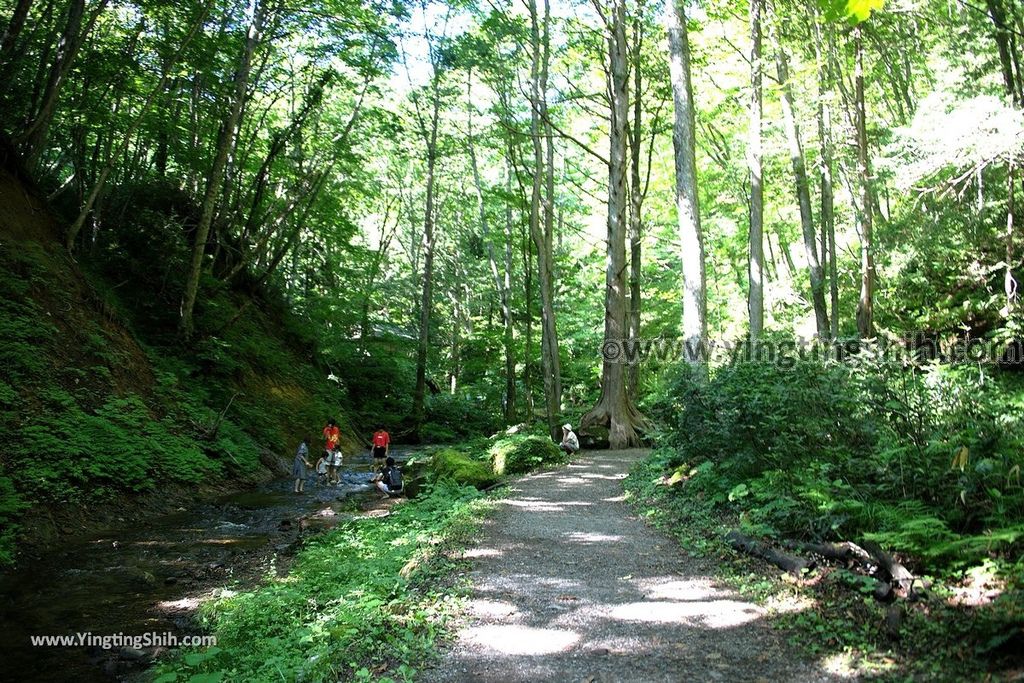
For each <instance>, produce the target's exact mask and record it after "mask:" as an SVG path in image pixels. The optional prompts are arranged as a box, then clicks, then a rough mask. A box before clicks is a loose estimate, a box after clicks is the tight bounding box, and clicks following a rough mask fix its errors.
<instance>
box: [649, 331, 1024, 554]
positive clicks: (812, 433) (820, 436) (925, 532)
mask: <svg viewBox="0 0 1024 683" xmlns="http://www.w3.org/2000/svg"><path fill="white" fill-rule="evenodd" d="M1014 396H1017V394H1016V386H1015V384H1014V383H1013V382H1007V383H1005V384H1003V385H1001V384H1000V383H999V382H997V381H995V379H994V378H991V377H990V378H979V375H978V372H977V370H976V369H973V370H970V371H967V370H964V369H960V368H957V367H943V366H938V365H928V366H925V367H920V368H916V367H911V368H904V367H900V366H898V365H896V364H895V363H893V362H891V361H887V360H885V359H883V358H882V356H881V355H879V354H875V353H873V352H872V351H871V350H870V349H866V350H864V351H863V352H862V353H861V354H859V355H858V356H857V357H856V358H854V359H853V360H852V361H851V362H850V363H848V364H845V365H844V364H837V363H823V362H821V361H818V360H813V359H810V358H808V359H797V360H795V361H794V362H793V363H792V364H791V367H790V364H778V363H768V362H751V361H744V362H737V363H734V364H732V365H728V366H725V367H722V368H719V369H718V370H716V371H715V372H714V374H713V375H712V376H711V377H710V378H705V377H704V376H702V375H700V374H695V373H693V372H692V371H691V370H689V369H686V368H683V369H681V370H680V371H679V372H678V373H677V374H676V375H675V376H673V377H672V378H671V379H670V380H668V381H667V382H666V383H665V386H664V388H663V391H662V395H661V398H660V400H658V401H657V402H656V403H655V404H654V408H653V412H654V414H655V415H656V417H657V418H658V419H659V420H660V421H661V423H662V424H663V425H665V427H666V431H665V433H664V434H663V438H662V442H663V443H664V444H665V445H666V446H667V447H668V450H667V451H665V452H664V453H663V454H662V455H661V456H660V457H661V458H662V460H663V463H662V465H663V467H664V471H667V472H669V474H670V475H671V473H672V472H679V473H680V474H679V477H678V478H677V480H679V481H682V480H685V485H680V486H677V487H676V488H675V489H673V490H677V491H679V492H680V493H681V494H683V493H685V495H687V496H693V495H695V494H697V495H700V496H702V497H704V499H705V500H707V501H708V502H709V503H710V504H711V505H713V506H719V507H722V508H729V509H733V510H735V511H736V512H738V513H739V514H740V521H741V524H742V525H743V526H744V527H745V528H746V529H747V530H748V531H750V532H752V533H757V534H761V535H766V536H771V537H800V538H814V539H820V538H829V539H843V540H845V539H858V538H872V539H875V540H878V541H880V542H882V543H883V545H888V546H891V547H894V548H897V549H899V550H900V551H903V552H908V553H912V554H913V555H914V556H916V557H918V558H921V559H923V560H927V561H928V562H929V564H930V566H932V568H933V570H935V569H938V568H947V569H950V568H955V567H959V566H963V565H965V564H970V563H972V562H977V561H978V560H979V559H980V558H981V557H983V556H985V555H987V554H989V553H992V552H998V553H1000V554H1001V555H1003V556H1011V555H1012V554H1013V553H1014V552H1015V551H1016V549H1019V547H1020V546H1019V542H1020V541H1019V534H1017V533H1015V532H1013V531H1011V530H1012V529H1017V528H1019V525H1020V523H1021V521H1022V520H1024V491H1022V489H1021V486H1020V483H1019V479H1018V478H1017V473H1019V471H1020V465H1021V456H1020V453H1021V444H1022V434H1024V433H1022V430H1021V425H1020V419H1019V417H1018V415H1019V414H1018V413H1014V412H1008V411H1007V401H1008V399H1010V397H1014ZM1013 400H1016V399H1013ZM968 550H974V552H967V551H968Z"/></svg>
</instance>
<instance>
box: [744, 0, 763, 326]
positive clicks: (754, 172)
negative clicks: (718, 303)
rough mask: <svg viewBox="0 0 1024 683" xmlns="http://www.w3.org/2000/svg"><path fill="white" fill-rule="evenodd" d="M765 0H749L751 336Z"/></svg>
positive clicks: (759, 315)
mask: <svg viewBox="0 0 1024 683" xmlns="http://www.w3.org/2000/svg"><path fill="white" fill-rule="evenodd" d="M763 4H764V0H750V91H751V92H750V123H749V132H748V135H749V140H748V144H747V169H748V170H749V172H750V233H749V242H750V252H749V262H748V265H747V275H748V280H749V291H748V293H747V315H748V318H749V321H750V339H751V341H754V342H756V341H757V340H758V339H760V338H761V333H762V332H763V331H764V188H763V186H762V184H761V114H762V101H761V93H762V88H761V83H762V65H761V8H762V6H763Z"/></svg>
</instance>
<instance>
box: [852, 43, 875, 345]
mask: <svg viewBox="0 0 1024 683" xmlns="http://www.w3.org/2000/svg"><path fill="white" fill-rule="evenodd" d="M863 32H864V28H863V25H858V26H857V27H856V28H855V29H854V32H853V35H854V50H855V54H856V64H855V67H854V106H855V107H856V117H855V118H856V129H857V130H856V133H857V179H858V182H859V184H860V212H859V213H858V219H859V220H858V222H859V223H860V225H859V228H860V299H859V300H858V302H857V333H858V334H859V335H860V337H861V338H862V339H866V338H869V337H873V336H874V335H875V324H874V305H875V261H874V254H873V253H872V252H873V251H874V245H873V244H872V234H871V233H872V222H873V220H874V211H873V209H872V203H871V164H870V159H869V156H868V133H867V107H866V105H865V102H864V35H863Z"/></svg>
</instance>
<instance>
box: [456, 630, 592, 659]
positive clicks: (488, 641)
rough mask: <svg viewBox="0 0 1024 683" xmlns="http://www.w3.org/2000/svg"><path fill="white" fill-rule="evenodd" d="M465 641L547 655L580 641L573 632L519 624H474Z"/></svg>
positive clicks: (507, 652) (504, 651)
mask: <svg viewBox="0 0 1024 683" xmlns="http://www.w3.org/2000/svg"><path fill="white" fill-rule="evenodd" d="M462 637H463V638H464V639H465V640H466V641H467V642H470V643H473V644H475V645H478V646H481V647H485V648H487V649H488V650H492V651H494V652H498V653H501V654H505V655H550V654H554V653H556V652H564V651H566V650H568V649H569V648H571V647H572V646H573V645H575V644H576V643H577V642H579V639H580V636H579V634H578V633H576V632H575V631H566V630H561V629H553V628H530V627H529V626H520V625H518V624H509V625H506V626H476V627H473V628H469V629H467V630H466V631H465V632H464V633H463V636H462Z"/></svg>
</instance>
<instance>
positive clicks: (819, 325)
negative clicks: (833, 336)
mask: <svg viewBox="0 0 1024 683" xmlns="http://www.w3.org/2000/svg"><path fill="white" fill-rule="evenodd" d="M774 19H775V21H773V27H772V30H771V32H770V35H771V37H772V43H773V48H774V50H775V69H776V72H777V73H778V77H779V87H780V90H781V101H782V119H783V123H784V125H785V129H786V141H787V142H788V145H789V160H790V164H791V166H792V168H793V181H794V186H795V189H796V197H797V203H798V204H799V206H800V228H801V232H802V234H803V238H804V254H805V256H806V258H807V270H808V273H809V275H810V281H811V301H812V304H813V307H814V320H815V324H816V330H817V333H818V337H820V338H821V339H828V338H829V333H830V328H829V324H828V309H827V308H826V304H825V281H824V274H823V271H822V268H821V260H820V259H819V258H818V246H817V242H818V240H817V234H816V230H815V227H814V216H813V212H812V210H811V190H810V183H809V182H808V180H807V166H806V164H805V162H804V150H803V141H802V140H801V138H800V124H799V123H798V122H797V120H796V112H795V111H794V99H795V98H794V97H793V87H792V85H791V84H790V80H789V58H788V57H787V56H786V53H785V51H784V48H783V45H782V41H781V40H780V39H779V27H778V26H776V25H774V24H777V23H778V16H777V15H776V16H775V17H774Z"/></svg>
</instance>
